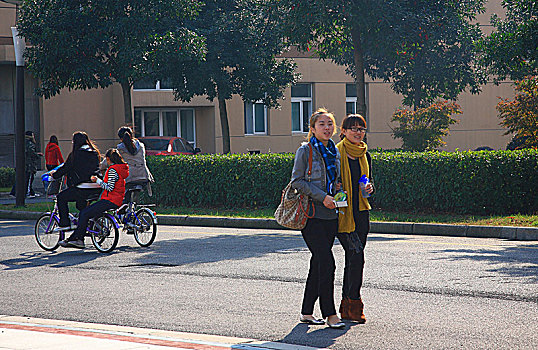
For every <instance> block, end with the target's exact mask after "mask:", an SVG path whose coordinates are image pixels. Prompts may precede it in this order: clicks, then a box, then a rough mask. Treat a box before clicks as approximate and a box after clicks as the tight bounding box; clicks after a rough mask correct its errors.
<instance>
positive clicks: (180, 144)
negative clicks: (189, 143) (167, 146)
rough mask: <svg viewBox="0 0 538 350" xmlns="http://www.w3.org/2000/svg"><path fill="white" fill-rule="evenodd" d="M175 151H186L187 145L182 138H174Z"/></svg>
mask: <svg viewBox="0 0 538 350" xmlns="http://www.w3.org/2000/svg"><path fill="white" fill-rule="evenodd" d="M174 152H185V146H183V142H181V140H180V139H175V140H174Z"/></svg>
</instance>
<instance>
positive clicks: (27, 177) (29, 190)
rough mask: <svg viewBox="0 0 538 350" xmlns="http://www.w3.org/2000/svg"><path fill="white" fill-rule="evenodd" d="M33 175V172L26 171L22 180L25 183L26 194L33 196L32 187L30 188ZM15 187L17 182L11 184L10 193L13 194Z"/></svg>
mask: <svg viewBox="0 0 538 350" xmlns="http://www.w3.org/2000/svg"><path fill="white" fill-rule="evenodd" d="M34 176H35V173H34V172H31V171H27V172H25V174H24V182H25V183H26V196H33V195H35V192H34V189H33V188H32V183H33V182H34ZM16 187H17V184H16V183H15V185H13V187H11V192H9V194H10V195H12V196H14V195H15V188H16Z"/></svg>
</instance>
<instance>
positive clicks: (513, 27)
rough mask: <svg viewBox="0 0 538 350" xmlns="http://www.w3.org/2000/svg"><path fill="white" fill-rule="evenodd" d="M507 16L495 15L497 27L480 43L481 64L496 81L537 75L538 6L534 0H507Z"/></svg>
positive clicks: (503, 4)
mask: <svg viewBox="0 0 538 350" xmlns="http://www.w3.org/2000/svg"><path fill="white" fill-rule="evenodd" d="M502 7H503V8H504V9H505V10H506V17H505V18H504V19H502V18H500V17H499V16H498V15H496V14H494V15H493V16H492V17H491V23H492V24H493V27H495V30H494V31H493V32H492V33H491V34H490V35H489V36H487V37H486V38H484V40H483V41H482V42H481V45H480V47H481V50H482V64H483V65H485V66H486V67H487V68H488V72H489V73H490V74H492V75H494V76H495V82H499V81H501V80H503V79H505V78H507V77H509V78H510V79H514V80H520V79H523V78H524V77H525V76H528V75H538V5H537V3H536V1H535V0H504V1H503V2H502Z"/></svg>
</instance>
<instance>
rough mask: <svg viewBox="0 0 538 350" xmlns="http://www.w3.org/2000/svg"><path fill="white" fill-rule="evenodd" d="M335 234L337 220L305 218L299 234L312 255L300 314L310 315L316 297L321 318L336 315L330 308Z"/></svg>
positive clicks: (332, 287) (332, 289)
mask: <svg viewBox="0 0 538 350" xmlns="http://www.w3.org/2000/svg"><path fill="white" fill-rule="evenodd" d="M337 231H338V220H337V219H334V220H322V219H308V222H307V223H306V227H305V228H304V229H303V230H302V231H301V233H302V234H303V238H304V240H305V242H306V245H307V246H308V249H309V250H310V252H311V253H312V257H311V258H310V270H309V271H308V278H307V279H306V286H305V291H304V297H303V305H302V307H301V313H302V314H303V315H312V314H313V313H314V304H315V303H316V300H317V299H318V298H319V307H320V309H321V315H322V316H323V317H324V318H325V317H328V316H331V315H335V314H336V309H335V307H334V270H335V263H334V256H333V253H332V246H333V243H334V238H335V236H336V233H337Z"/></svg>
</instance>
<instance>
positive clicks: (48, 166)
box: [45, 164, 57, 171]
mask: <svg viewBox="0 0 538 350" xmlns="http://www.w3.org/2000/svg"><path fill="white" fill-rule="evenodd" d="M45 166H46V167H47V170H48V171H51V170H52V169H54V168H56V167H57V165H51V164H46V165H45Z"/></svg>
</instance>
